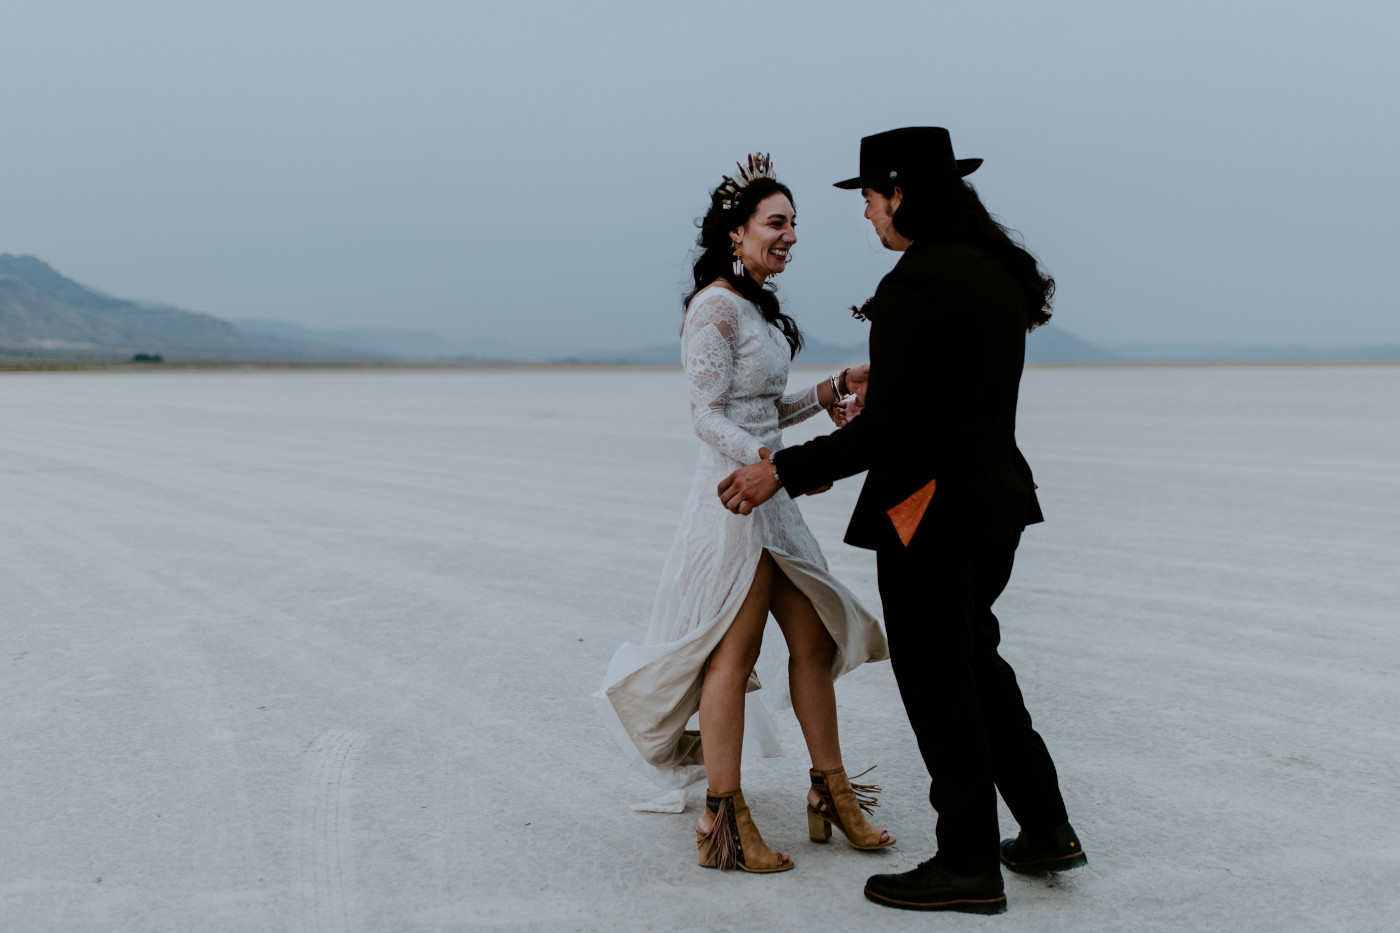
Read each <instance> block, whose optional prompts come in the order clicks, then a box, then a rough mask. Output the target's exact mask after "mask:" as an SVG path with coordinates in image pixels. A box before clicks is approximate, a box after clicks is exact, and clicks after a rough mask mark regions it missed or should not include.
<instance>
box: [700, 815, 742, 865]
mask: <svg viewBox="0 0 1400 933" xmlns="http://www.w3.org/2000/svg"><path fill="white" fill-rule="evenodd" d="M712 804H716V805H717V806H711V805H712ZM705 806H706V807H707V808H709V809H710V812H711V813H713V814H714V815H715V825H714V826H712V827H710V831H709V833H708V834H707V835H706V836H705V839H704V842H702V843H701V844H700V857H701V864H703V865H705V866H706V867H709V868H718V869H720V870H721V871H725V870H728V869H731V868H738V867H739V858H740V857H741V854H742V853H741V849H740V846H739V830H738V827H736V826H735V825H734V798H733V797H718V798H716V797H706V798H705Z"/></svg>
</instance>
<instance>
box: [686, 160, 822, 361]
mask: <svg viewBox="0 0 1400 933" xmlns="http://www.w3.org/2000/svg"><path fill="white" fill-rule="evenodd" d="M772 194H782V195H784V196H786V197H787V199H788V200H789V201H791V200H792V192H791V191H789V190H788V186H787V185H785V184H783V183H782V182H780V181H774V180H773V179H771V178H755V179H754V180H753V181H751V182H749V183H748V185H746V186H745V187H744V189H743V193H742V194H741V195H740V197H739V200H738V203H736V204H735V205H734V207H732V208H729V209H727V210H726V209H725V207H724V205H723V202H722V201H721V200H720V191H719V189H718V188H716V189H715V190H714V191H712V192H711V193H710V209H709V210H708V211H706V212H705V216H704V217H702V218H701V219H700V220H698V221H696V222H695V225H696V226H697V227H699V228H700V235H699V236H698V237H696V238H695V245H696V246H698V247H700V256H699V257H698V258H697V259H696V260H695V268H694V273H695V288H694V289H693V290H692V291H691V292H690V294H688V295H686V296H685V300H684V301H683V302H682V304H683V305H685V306H686V307H689V306H690V299H692V298H694V297H695V296H696V294H697V293H698V292H699V291H700V290H701V289H702V288H704V287H705V286H707V285H712V284H713V283H714V282H715V280H717V279H724V281H726V282H728V283H729V284H730V285H731V286H733V287H734V290H735V291H736V292H738V293H739V294H741V295H743V296H744V297H745V298H747V299H748V300H749V301H752V302H753V303H754V305H755V306H756V307H757V308H758V310H759V312H760V313H761V314H762V315H763V319H764V320H765V321H767V322H768V323H769V324H773V325H776V326H777V327H778V329H779V330H781V331H782V332H783V336H784V337H785V338H787V342H788V346H789V347H790V348H791V350H792V355H793V356H797V351H798V350H800V349H802V332H801V331H799V330H798V329H797V322H796V321H794V320H793V319H792V318H791V317H789V316H788V315H786V314H784V313H783V311H782V308H781V306H779V304H778V296H777V295H776V294H775V293H774V290H773V287H772V286H771V285H759V284H758V283H757V282H755V281H754V280H753V276H751V275H749V274H748V273H747V272H745V273H744V274H742V275H735V274H734V266H733V264H734V244H733V243H732V242H730V240H729V231H731V230H733V229H734V228H735V227H742V226H743V225H744V224H746V223H748V222H749V218H751V217H753V215H754V212H755V211H757V210H758V205H759V202H760V201H762V200H763V199H764V198H766V197H768V196H769V195H772Z"/></svg>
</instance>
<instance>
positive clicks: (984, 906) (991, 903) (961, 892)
mask: <svg viewBox="0 0 1400 933" xmlns="http://www.w3.org/2000/svg"><path fill="white" fill-rule="evenodd" d="M865 896H866V897H868V898H869V899H870V900H872V901H874V902H875V903H877V904H884V905H885V906H886V907H898V908H900V909H901V910H958V911H962V912H963V913H969V914H1000V913H1005V912H1006V892H1005V891H1004V890H1003V889H1002V886H1001V872H1000V871H999V870H998V869H995V868H993V869H991V870H990V871H986V872H983V873H982V874H979V875H963V874H957V873H954V872H951V871H948V870H947V869H946V868H943V867H942V866H940V865H938V864H936V863H935V862H934V860H933V859H929V860H928V861H927V862H924V863H922V864H920V865H919V867H918V868H915V869H913V870H912V871H906V872H900V873H899V874H897V875H871V876H870V880H869V881H867V882H866V883H865Z"/></svg>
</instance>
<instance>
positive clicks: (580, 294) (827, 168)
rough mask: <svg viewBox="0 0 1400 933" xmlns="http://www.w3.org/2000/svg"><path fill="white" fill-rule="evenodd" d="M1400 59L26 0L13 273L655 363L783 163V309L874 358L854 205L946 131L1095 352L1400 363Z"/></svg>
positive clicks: (826, 8) (578, 18) (3, 232)
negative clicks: (736, 167)
mask: <svg viewBox="0 0 1400 933" xmlns="http://www.w3.org/2000/svg"><path fill="white" fill-rule="evenodd" d="M1397 37H1400V4H1395V3H1394V2H1347V0H1342V2H1334V3H1329V4H1319V3H1316V2H1310V3H1302V2H1295V0H1284V2H1278V0H1275V2H1268V3H1266V2H1229V0H1224V2H1221V0H1216V2H1210V3H1206V2H1194V0H1184V2H1174V3H1161V2H1153V3H1136V2H1125V0H1115V2H1109V0H1104V2H1099V0H1085V2H1077V3H1054V2H1045V0H1039V2H1031V0H1027V2H996V0H979V2H977V3H958V4H953V3H935V2H929V0H922V2H884V0H862V2H852V3H826V2H820V0H815V2H813V0H809V2H800V3H788V2H779V0H768V2H763V3H755V4H741V3H724V4H721V3H705V4H697V3H684V4H682V3H662V2H656V0H652V2H636V3H631V2H608V3H586V2H548V3H532V2H521V0H517V2H509V3H507V2H493V3H476V2H473V3H449V2H413V0H396V2H393V3H388V2H355V0H337V2H320V0H315V2H308V0H281V2H276V3H264V2H248V0H244V2H240V3H238V4H214V3H203V2H190V0H179V2H175V0H171V2H158V0H125V2H122V3H106V2H81V3H79V2H63V0H43V2H28V0H20V2H16V0H7V2H6V4H5V10H4V14H3V17H0V101H3V107H0V251H4V252H11V253H20V254H24V253H32V254H35V255H37V256H39V257H41V258H42V259H45V260H46V261H48V262H49V263H50V264H52V265H53V266H55V267H56V268H57V269H59V271H61V272H63V273H65V274H67V275H69V276H71V277H73V278H76V279H78V280H79V281H82V282H84V283H86V284H89V285H93V286H96V287H98V288H101V289H103V290H105V291H107V292H109V293H112V294H116V295H119V296H122V297H132V298H141V299H149V300H159V301H166V302H170V303H173V304H177V305H180V306H182V307H186V308H190V309H193V310H198V311H205V312H208V313H211V314H216V315H219V316H221V317H226V318H234V319H237V318H273V319H279V320H284V321H288V322H292V323H297V324H302V325H305V326H311V327H326V328H330V327H401V328H421V329H430V330H436V331H438V332H439V333H442V334H444V335H445V336H448V337H450V338H453V339H456V340H464V341H465V340H478V339H490V340H503V341H510V342H513V343H516V344H519V345H521V346H523V347H525V348H527V349H533V350H537V351H540V352H571V351H586V350H592V349H597V348H603V347H610V346H611V347H631V346H640V345H648V344H656V343H662V342H665V341H668V340H672V339H674V337H675V333H676V330H677V327H678V325H679V315H680V303H679V296H680V293H681V289H682V287H683V285H684V283H685V281H686V279H687V277H688V272H689V251H690V249H691V248H692V246H693V241H694V237H695V232H696V231H695V229H694V227H693V225H692V224H693V221H694V220H695V218H696V217H697V216H699V215H700V214H701V213H702V212H703V210H704V207H705V205H706V197H707V193H708V190H709V189H710V188H712V187H713V186H714V185H715V184H716V183H718V181H719V176H720V174H721V173H723V172H725V171H726V170H728V169H729V168H730V167H732V165H733V162H734V161H735V160H736V159H739V158H741V157H742V156H743V154H744V153H745V152H748V151H751V150H753V149H761V150H763V151H767V152H771V153H772V156H773V160H774V163H775V166H776V168H777V171H778V174H779V177H780V178H782V179H783V180H784V181H786V182H788V183H789V184H790V185H791V187H792V188H793V190H794V194H795V197H796V201H797V209H798V232H799V242H798V244H797V246H796V248H795V250H794V262H793V264H792V268H791V269H790V270H789V271H788V272H787V273H785V274H784V275H783V276H782V279H781V281H780V286H781V291H782V295H783V296H784V300H785V302H786V307H787V309H788V310H789V311H791V312H792V313H794V314H795V315H796V316H797V318H798V320H799V322H800V323H801V324H802V325H803V326H804V327H805V328H806V329H807V330H808V331H809V332H810V333H812V334H813V335H814V336H817V337H819V338H821V339H824V340H829V341H832V342H838V343H855V342H857V341H859V340H862V339H863V338H864V334H865V329H864V325H860V324H857V323H855V322H853V321H851V320H850V319H849V317H848V315H847V313H846V312H845V311H844V310H843V309H844V307H845V306H846V305H848V304H851V303H858V302H859V301H861V300H863V299H864V298H865V297H867V296H868V295H869V294H871V292H873V290H874V286H875V283H876V282H877V281H878V279H879V276H880V275H881V274H883V273H884V272H885V271H886V270H887V269H888V268H889V266H890V265H891V264H892V255H891V254H888V253H886V252H885V251H883V250H881V249H880V248H879V245H878V243H877V241H876V240H875V239H874V236H873V234H871V233H869V232H868V227H867V225H866V223H865V221H864V220H863V219H862V218H861V203H860V198H859V196H858V195H856V194H853V193H850V192H842V191H838V190H835V189H833V188H831V187H830V185H831V183H832V182H833V181H836V180H838V179H841V178H845V177H848V176H850V175H853V174H854V173H855V169H856V165H857V154H858V150H859V140H860V137H861V136H863V135H866V134H869V133H873V132H878V131H880V130H885V129H889V128H892V127H896V126H907V125H918V124H937V125H943V126H947V127H948V128H949V129H950V130H951V131H952V135H953V142H954V146H955V148H956V150H957V153H958V155H960V156H980V157H982V158H984V159H986V163H985V165H984V166H983V167H982V169H980V170H979V171H978V172H977V173H976V174H975V175H974V176H972V179H971V180H972V181H974V182H975V183H976V184H977V186H978V189H979V190H980V191H981V192H982V195H983V199H984V201H985V202H986V203H987V205H988V206H989V207H990V208H991V210H992V211H993V212H995V213H996V214H998V215H999V216H1000V217H1001V219H1002V220H1003V222H1005V223H1007V224H1008V225H1010V226H1012V227H1015V228H1017V229H1019V230H1020V231H1021V232H1022V233H1023V234H1024V236H1025V239H1026V241H1027V245H1028V246H1029V247H1030V249H1031V250H1032V251H1033V252H1034V253H1036V255H1037V256H1039V257H1040V259H1041V260H1042V262H1043V263H1044V264H1045V266H1046V267H1047V268H1048V269H1049V271H1050V272H1051V273H1052V274H1053V275H1054V276H1055V278H1056V279H1057V281H1058V282H1059V293H1058V298H1057V302H1056V314H1055V320H1056V322H1057V323H1059V324H1061V325H1062V326H1063V327H1065V328H1066V329H1068V330H1070V331H1072V332H1074V333H1076V334H1078V335H1079V336H1081V337H1083V338H1085V339H1087V340H1091V341H1096V342H1100V343H1103V344H1106V345H1109V346H1113V345H1123V344H1128V343H1134V342H1144V341H1235V342H1245V341H1247V342H1254V343H1313V344H1330V345H1348V344H1365V343H1377V342H1385V341H1388V342H1400V313H1397V312H1400V308H1397V301H1396V297H1395V296H1396V293H1397V289H1396V287H1395V286H1394V284H1393V283H1392V282H1391V276H1390V275H1389V274H1386V273H1385V272H1384V270H1386V269H1388V268H1392V267H1393V266H1394V265H1395V254H1396V252H1397V248H1398V247H1400V234H1397V232H1396V231H1397V209H1398V208H1400V195H1398V193H1400V181H1397V165H1400V120H1398V119H1397V117H1398V116H1400V107H1398V106H1397V104H1398V103H1400V101H1398V100H1397V88H1400V74H1397V72H1400V69H1397V67H1396V65H1395V61H1396V53H1395V44H1396V40H1397Z"/></svg>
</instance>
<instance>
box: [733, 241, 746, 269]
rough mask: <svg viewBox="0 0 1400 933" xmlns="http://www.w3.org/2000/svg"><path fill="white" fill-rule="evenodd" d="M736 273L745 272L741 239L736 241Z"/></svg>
mask: <svg viewBox="0 0 1400 933" xmlns="http://www.w3.org/2000/svg"><path fill="white" fill-rule="evenodd" d="M734 274H735V275H743V274H744V259H743V257H742V256H740V255H739V241H738V240H735V241H734Z"/></svg>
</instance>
